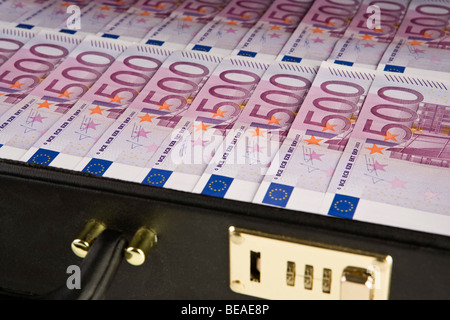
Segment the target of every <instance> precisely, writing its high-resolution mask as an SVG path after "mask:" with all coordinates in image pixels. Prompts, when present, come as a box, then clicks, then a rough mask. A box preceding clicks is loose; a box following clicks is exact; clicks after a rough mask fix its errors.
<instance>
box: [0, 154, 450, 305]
mask: <svg viewBox="0 0 450 320" xmlns="http://www.w3.org/2000/svg"><path fill="white" fill-rule="evenodd" d="M0 184H1V185H2V186H7V187H5V188H4V190H3V192H2V193H0V204H1V205H0V230H5V231H4V232H3V233H0V254H1V255H2V257H7V259H4V260H3V259H2V261H1V262H0V287H1V288H4V289H9V290H17V291H21V292H23V291H27V292H31V293H42V292H48V291H49V290H50V289H53V288H55V287H56V286H58V285H60V284H61V283H63V281H65V279H66V278H67V274H65V273H64V272H65V270H66V268H67V266H68V265H70V264H77V263H79V262H80V261H79V258H77V257H75V256H74V255H73V253H72V252H71V250H70V242H71V241H72V240H73V238H74V237H75V236H76V235H77V234H78V232H79V231H80V230H81V229H82V228H83V226H84V224H85V223H86V222H87V221H88V220H89V219H92V218H95V219H98V220H101V221H103V222H105V223H106V225H107V226H108V227H109V228H110V229H114V230H118V231H120V232H122V233H124V234H125V235H126V236H127V238H129V239H130V238H131V237H132V236H133V234H134V232H135V231H136V230H137V229H138V228H139V227H141V226H143V225H145V226H148V227H151V228H152V229H154V230H155V231H156V232H157V234H158V239H159V241H158V244H157V246H156V247H155V248H154V249H153V250H152V252H151V253H150V256H149V259H148V261H146V263H145V264H144V265H143V266H141V267H132V266H130V265H128V264H126V263H123V264H124V265H122V267H121V268H120V270H119V271H118V273H117V275H116V278H115V280H114V281H113V283H112V284H111V287H110V290H108V294H107V297H108V298H110V299H152V300H154V299H246V298H248V297H246V296H243V295H238V294H236V293H234V292H232V291H231V290H230V289H229V269H228V268H229V267H228V266H229V258H228V249H229V248H228V227H229V226H231V225H234V226H237V227H242V228H248V229H254V230H258V231H262V232H267V233H273V234H278V235H285V236H289V237H294V238H299V239H304V240H307V241H315V242H323V243H330V244H334V245H341V246H344V247H349V248H353V249H359V250H364V251H372V252H377V253H382V254H389V255H391V256H392V257H393V261H394V264H393V266H394V267H393V274H392V286H391V295H390V297H391V299H449V298H450V291H449V290H448V288H449V287H450V278H449V277H448V276H447V272H448V270H450V242H449V238H448V237H443V236H439V235H433V234H427V233H422V232H415V231H410V230H404V229H400V228H390V227H386V226H380V225H374V224H369V223H362V222H357V221H350V220H343V219H336V218H332V217H324V216H318V215H313V214H309V213H304V212H294V211H290V210H282V209H277V208H271V207H266V206H259V205H254V204H250V203H240V202H236V201H227V200H223V199H216V198H211V197H206V196H201V195H194V194H188V193H183V192H176V191H171V190H165V189H158V188H152V187H148V186H142V185H138V184H131V183H125V182H121V181H115V180H110V179H105V178H99V177H94V176H87V175H83V174H76V173H72V172H66V171H63V170H54V169H51V168H43V167H32V166H28V165H23V164H20V163H14V162H7V161H0Z"/></svg>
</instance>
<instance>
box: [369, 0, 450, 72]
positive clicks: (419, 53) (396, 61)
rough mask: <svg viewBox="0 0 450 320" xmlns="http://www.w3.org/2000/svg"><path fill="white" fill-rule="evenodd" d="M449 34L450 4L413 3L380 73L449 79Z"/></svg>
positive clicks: (436, 2) (427, 0) (416, 0)
mask: <svg viewBox="0 0 450 320" xmlns="http://www.w3.org/2000/svg"><path fill="white" fill-rule="evenodd" d="M449 30H450V1H449V0H443V1H432V0H424V1H422V0H413V1H412V2H411V4H410V6H409V8H408V11H407V13H406V16H405V18H404V20H403V23H402V24H401V25H400V28H399V30H398V32H397V34H396V37H395V39H394V40H393V42H392V43H391V44H390V46H389V47H388V48H387V50H386V52H385V54H384V55H383V57H382V59H381V61H380V64H379V67H378V69H379V70H383V71H389V72H397V73H406V74H411V75H414V74H424V73H426V74H428V75H430V76H436V77H441V78H442V79H446V78H447V76H448V75H447V74H448V72H450V54H449V50H450V31H449Z"/></svg>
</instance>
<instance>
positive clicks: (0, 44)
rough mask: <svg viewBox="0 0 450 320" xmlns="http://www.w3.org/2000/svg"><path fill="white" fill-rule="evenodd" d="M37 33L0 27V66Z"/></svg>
mask: <svg viewBox="0 0 450 320" xmlns="http://www.w3.org/2000/svg"><path fill="white" fill-rule="evenodd" d="M36 34H37V32H35V31H30V30H24V29H19V28H14V27H7V26H3V27H0V66H1V65H3V64H4V63H5V62H6V61H8V59H9V58H11V57H12V56H13V55H14V54H15V53H16V52H17V51H19V49H20V48H22V46H23V45H24V44H25V43H27V42H28V41H29V40H30V39H31V38H33V37H34V36H35V35H36Z"/></svg>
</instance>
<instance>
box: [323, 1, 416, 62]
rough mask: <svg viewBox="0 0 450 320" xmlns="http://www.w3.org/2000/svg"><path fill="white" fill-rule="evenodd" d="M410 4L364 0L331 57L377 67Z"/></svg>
mask: <svg viewBox="0 0 450 320" xmlns="http://www.w3.org/2000/svg"><path fill="white" fill-rule="evenodd" d="M408 4H409V0H401V1H378V0H364V1H363V3H362V4H361V6H360V7H359V10H358V12H357V13H356V15H355V17H354V18H353V20H352V22H351V23H350V25H349V26H348V28H347V30H346V31H345V34H344V36H343V37H342V39H340V40H339V41H338V42H337V43H336V45H335V47H334V49H333V52H332V53H331V55H330V56H329V57H328V61H331V62H334V63H338V64H344V65H349V66H352V65H354V66H358V67H364V68H370V69H376V67H377V66H378V63H379V62H380V60H381V58H382V56H383V54H384V52H385V51H386V49H387V47H388V46H389V44H390V43H391V42H392V40H393V39H394V37H395V35H396V33H397V30H398V26H399V25H400V24H401V22H402V20H403V17H404V16H405V13H406V11H407V9H408ZM375 8H376V9H375ZM378 10H379V11H378ZM377 20H378V21H377ZM377 23H378V25H377Z"/></svg>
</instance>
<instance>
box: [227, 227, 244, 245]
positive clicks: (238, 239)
mask: <svg viewBox="0 0 450 320" xmlns="http://www.w3.org/2000/svg"><path fill="white" fill-rule="evenodd" d="M229 235H230V240H231V241H232V242H233V243H234V244H238V245H239V244H242V243H243V242H244V240H245V239H244V237H243V236H242V234H240V233H239V232H237V231H236V229H235V227H230V228H229Z"/></svg>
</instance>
